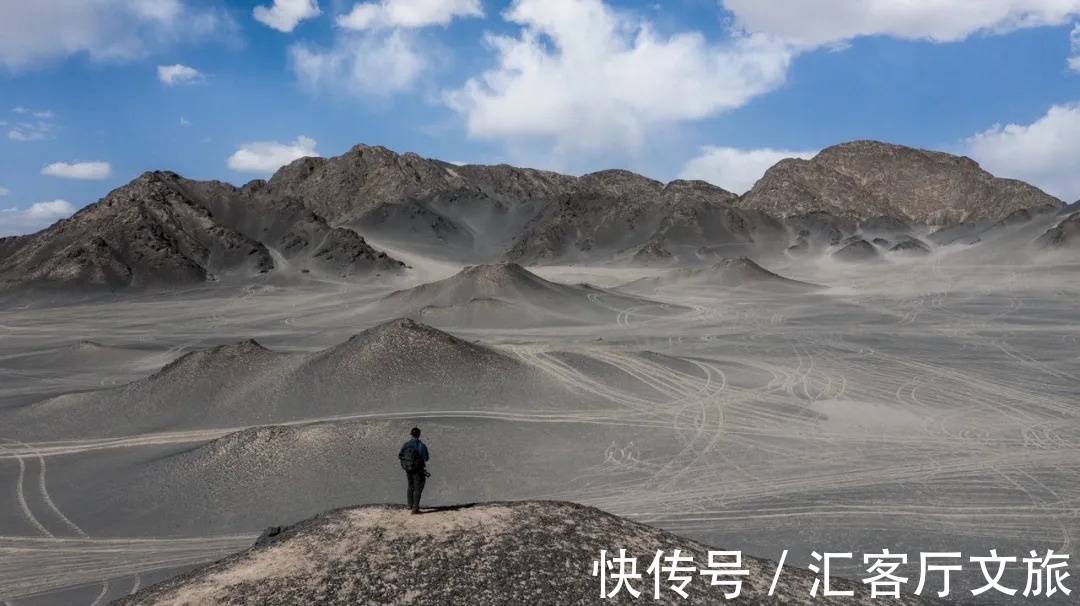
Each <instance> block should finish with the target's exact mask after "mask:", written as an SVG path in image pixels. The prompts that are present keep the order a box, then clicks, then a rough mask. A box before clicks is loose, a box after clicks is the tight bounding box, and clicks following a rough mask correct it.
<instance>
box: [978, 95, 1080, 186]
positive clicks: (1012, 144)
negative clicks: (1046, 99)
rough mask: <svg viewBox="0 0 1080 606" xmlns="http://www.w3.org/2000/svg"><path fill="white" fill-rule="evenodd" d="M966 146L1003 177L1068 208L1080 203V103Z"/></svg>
mask: <svg viewBox="0 0 1080 606" xmlns="http://www.w3.org/2000/svg"><path fill="white" fill-rule="evenodd" d="M964 146H965V149H966V152H967V154H968V155H969V156H971V157H972V158H974V159H975V160H976V161H977V162H979V164H981V165H982V167H983V168H985V169H986V170H988V171H990V172H991V173H993V174H995V175H997V176H999V177H1012V178H1015V179H1021V180H1023V181H1027V182H1028V183H1031V184H1033V185H1036V186H1038V187H1040V188H1042V189H1043V190H1045V191H1046V192H1047V193H1049V194H1051V195H1054V196H1057V197H1058V198H1061V199H1063V200H1065V201H1066V202H1073V201H1075V200H1077V199H1078V198H1080V103H1071V104H1065V105H1055V106H1053V107H1051V108H1050V110H1049V111H1047V112H1046V115H1044V116H1042V117H1041V118H1039V119H1038V120H1036V121H1034V122H1032V123H1031V124H1007V125H1005V126H1002V125H1000V124H998V125H994V126H993V127H992V128H989V129H987V130H985V131H983V132H981V133H977V134H976V135H974V136H972V137H970V138H968V139H967V140H966V141H965V142H964Z"/></svg>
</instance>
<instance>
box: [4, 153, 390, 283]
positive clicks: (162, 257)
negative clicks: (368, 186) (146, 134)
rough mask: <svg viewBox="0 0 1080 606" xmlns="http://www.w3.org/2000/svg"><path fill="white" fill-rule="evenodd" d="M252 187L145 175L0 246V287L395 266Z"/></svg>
mask: <svg viewBox="0 0 1080 606" xmlns="http://www.w3.org/2000/svg"><path fill="white" fill-rule="evenodd" d="M261 189H262V187H261V184H260V183H258V182H256V183H253V184H249V185H248V186H245V187H244V188H242V189H241V188H236V187H234V186H232V185H229V184H226V183H220V182H216V181H207V182H198V181H190V180H188V179H184V178H182V177H180V176H179V175H176V174H175V173H170V172H152V173H146V174H144V175H142V176H141V177H139V178H138V179H136V180H134V181H132V182H131V183H129V184H127V185H125V186H123V187H120V188H118V189H116V190H114V191H112V192H111V193H109V194H108V195H107V196H106V197H105V198H103V199H102V200H100V201H99V202H97V203H95V204H91V205H90V206H87V207H86V208H84V209H82V210H81V211H79V212H78V213H76V214H75V215H74V216H72V217H71V218H69V219H64V220H62V221H60V222H58V223H56V224H54V225H53V226H51V227H49V228H48V229H45V230H43V231H40V232H38V233H36V234H33V235H29V236H22V237H14V238H5V239H3V240H0V280H2V281H4V282H6V283H7V284H9V285H10V284H12V283H16V284H17V283H35V284H46V285H56V286H75V287H109V288H127V287H143V286H158V285H182V284H194V283H199V282H205V281H207V280H214V279H218V278H219V277H222V276H228V275H239V276H241V277H247V276H252V275H257V274H265V273H267V272H270V271H272V270H275V269H281V268H282V267H281V266H282V265H285V264H291V263H296V264H297V265H298V266H299V267H302V269H303V270H307V271H314V272H322V273H331V274H333V275H336V276H348V275H353V274H362V275H367V274H373V273H380V272H388V273H389V272H396V271H400V270H401V269H402V268H403V267H404V265H403V264H402V263H400V262H398V261H396V260H394V259H391V258H389V257H388V256H387V255H386V254H385V253H381V252H379V251H376V250H374V249H373V248H371V247H370V246H368V245H367V243H366V242H364V240H363V239H362V238H361V237H360V236H358V235H357V234H356V232H354V231H351V230H347V229H337V228H333V227H331V226H330V225H329V224H328V223H327V222H326V221H325V220H324V219H322V218H320V217H319V216H318V215H316V214H314V213H312V212H311V211H310V210H308V209H307V208H305V207H304V206H303V205H302V204H300V203H299V202H297V201H295V200H292V199H288V198H276V197H269V196H266V195H264V194H262V193H261V191H260V190H261Z"/></svg>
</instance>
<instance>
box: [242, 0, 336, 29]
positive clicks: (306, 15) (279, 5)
mask: <svg viewBox="0 0 1080 606" xmlns="http://www.w3.org/2000/svg"><path fill="white" fill-rule="evenodd" d="M321 14H322V11H321V10H320V9H319V3H318V1H317V0H274V3H273V4H272V5H271V6H270V7H265V6H256V7H255V10H254V11H252V15H253V16H254V17H255V20H256V21H258V22H259V23H262V24H263V25H265V26H267V27H270V28H273V29H276V30H277V31H279V32H285V33H288V32H291V31H293V30H294V29H296V26H297V25H300V22H301V21H303V20H305V19H314V18H315V17H318V16H319V15H321Z"/></svg>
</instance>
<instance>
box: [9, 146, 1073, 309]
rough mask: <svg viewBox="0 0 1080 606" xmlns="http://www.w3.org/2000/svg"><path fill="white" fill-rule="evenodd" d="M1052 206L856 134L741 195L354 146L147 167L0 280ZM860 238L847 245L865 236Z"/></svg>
mask: <svg viewBox="0 0 1080 606" xmlns="http://www.w3.org/2000/svg"><path fill="white" fill-rule="evenodd" d="M1062 208H1064V205H1063V204H1062V202H1061V201H1060V200H1057V199H1056V198H1053V197H1052V196H1049V195H1048V194H1045V193H1043V192H1042V191H1040V190H1038V189H1037V188H1035V187H1033V186H1030V185H1027V184H1025V183H1022V182H1019V181H1014V180H1009V179H999V178H996V177H994V176H992V175H990V174H989V173H987V172H985V171H984V170H982V169H981V168H980V167H979V166H978V164H976V163H975V162H974V161H972V160H970V159H968V158H963V157H958V156H951V155H949V154H944V153H941V152H931V151H925V150H918V149H913V148H907V147H902V146H898V145H890V144H886V143H879V142H873V141H855V142H852V143H846V144H842V145H837V146H834V147H830V148H827V149H825V150H823V151H822V152H821V153H820V154H818V155H817V156H816V157H814V158H813V159H811V160H801V159H788V160H783V161H781V162H779V163H778V164H777V165H775V166H774V167H772V168H770V169H769V170H768V171H767V172H766V173H765V175H764V177H763V178H762V179H761V180H760V181H759V182H758V183H757V184H756V185H755V186H754V188H753V189H752V190H751V191H749V192H748V193H746V194H745V195H743V196H741V197H740V196H736V195H734V194H732V193H731V192H728V191H726V190H724V189H722V188H720V187H717V186H715V185H711V184H709V183H706V182H703V181H685V180H676V181H672V182H670V183H666V184H665V183H661V182H659V181H655V180H653V179H649V178H646V177H643V176H641V175H637V174H634V173H631V172H629V171H623V170H606V171H600V172H596V173H591V174H587V175H583V176H580V177H574V176H568V175H561V174H558V173H554V172H549V171H541V170H534V169H527V168H515V167H512V166H506V165H497V166H482V165H466V166H458V165H454V164H449V163H446V162H442V161H439V160H431V159H425V158H422V157H420V156H418V155H416V154H413V153H406V154H397V153H394V152H392V151H390V150H389V149H386V148H385V147H377V146H376V147H372V146H367V145H358V146H356V147H354V148H352V149H350V150H349V151H348V152H346V153H345V154H343V155H341V156H338V157H334V158H302V159H299V160H296V161H294V162H292V163H290V164H288V165H287V166H284V167H282V168H281V169H280V170H278V171H277V173H275V174H274V175H273V177H271V178H270V179H269V180H268V181H263V180H256V181H252V182H250V183H248V184H246V185H244V186H242V187H234V186H232V185H229V184H225V183H221V182H217V181H202V182H201V181H192V180H188V179H184V178H182V177H180V176H179V175H176V174H175V173H171V172H153V173H146V174H144V175H142V176H141V177H139V178H138V179H136V180H134V181H132V182H131V183H129V184H128V185H125V186H123V187H120V188H118V189H116V190H115V191H113V192H111V193H110V194H109V195H108V196H106V197H105V198H103V199H102V200H101V201H99V202H97V203H95V204H92V205H90V206H88V207H86V208H84V209H83V210H81V211H79V212H78V213H76V214H75V215H74V216H73V217H71V218H69V219H65V220H62V221H60V222H58V223H57V224H55V225H53V226H51V227H49V228H47V229H45V230H43V231H41V232H38V233H37V234H33V235H29V236H21V237H13V238H4V239H0V287H2V286H3V285H7V286H8V287H10V286H12V285H20V284H49V285H65V286H78V287H87V286H89V287H107V288H113V289H117V288H131V287H145V286H157V285H178V284H195V283H199V282H204V281H207V280H215V279H218V278H221V277H224V276H240V277H242V278H251V277H252V276H258V275H261V274H267V273H271V272H283V271H294V272H298V273H314V274H316V275H321V274H329V275H332V276H334V277H351V276H357V277H363V276H371V275H377V274H393V273H397V272H400V271H402V270H403V269H404V264H402V263H401V262H399V261H396V260H394V259H392V258H390V257H389V256H388V255H386V254H385V253H382V252H380V251H378V250H376V249H375V248H373V247H371V246H370V245H369V244H368V243H367V242H366V241H365V240H364V238H363V237H362V236H365V235H366V236H369V237H374V238H376V239H378V240H379V241H380V242H386V243H388V244H393V245H394V246H395V247H398V248H403V249H407V250H414V251H417V252H420V253H424V254H429V255H430V256H438V257H441V258H446V259H451V260H455V261H461V262H463V263H490V262H496V261H514V262H518V263H522V264H526V265H531V264H550V263H579V262H601V263H603V262H625V263H633V264H654V263H663V264H683V265H688V264H689V265H692V264H703V263H710V262H715V261H716V260H717V259H718V258H729V257H739V256H751V257H757V256H761V255H766V256H767V255H776V254H805V253H807V252H811V251H817V252H819V253H826V252H828V253H832V252H836V248H837V247H840V246H850V242H849V243H848V244H842V242H843V241H844V240H845V239H850V238H851V237H853V236H855V235H857V234H861V233H867V234H871V232H874V233H875V234H876V233H877V232H882V233H885V232H888V233H903V232H905V230H910V229H912V228H913V226H916V225H921V226H923V227H927V226H932V227H935V228H937V227H945V228H949V227H953V226H956V225H958V224H963V223H965V222H974V223H979V222H983V223H987V222H989V223H987V224H992V223H993V222H994V221H997V220H1003V219H1006V218H1010V219H1012V218H1015V217H1017V216H1018V215H1017V213H1028V215H1027V216H1028V217H1029V218H1030V217H1032V216H1035V215H1040V216H1041V215H1046V214H1052V213H1056V212H1059V211H1061V209H1062ZM1069 229H1070V228H1069V227H1068V226H1067V225H1066V226H1065V228H1064V230H1065V231H1069ZM1059 231H1060V230H1059ZM864 239H867V240H873V235H870V236H869V237H867V238H864ZM1072 240H1073V239H1072V238H1066V237H1061V236H1058V235H1048V236H1047V238H1044V239H1042V240H1040V241H1039V242H1040V243H1042V244H1045V245H1046V246H1059V245H1063V244H1062V243H1065V244H1068V243H1069V242H1071V241H1072ZM886 242H887V243H888V246H885V244H884V243H883V244H882V246H883V249H882V251H881V252H882V254H885V253H889V252H895V251H894V250H893V249H894V248H895V247H896V246H897V241H888V240H887V239H886ZM859 246H862V247H863V248H864V249H865V248H866V247H865V246H863V245H861V244H860V245H859ZM862 252H863V253H864V254H863V255H861V256H859V255H856V256H859V257H860V258H862V257H864V256H871V255H870V252H874V251H870V250H864V251H862ZM872 256H874V257H876V256H878V255H872Z"/></svg>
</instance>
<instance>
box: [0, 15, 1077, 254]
mask: <svg viewBox="0 0 1080 606" xmlns="http://www.w3.org/2000/svg"><path fill="white" fill-rule="evenodd" d="M1078 23H1080V0H955V1H953V2H941V1H940V0H906V1H903V2H901V1H898V0H671V1H668V2H631V1H628V0H513V1H510V0H378V1H368V2H354V1H352V0H254V1H248V2H239V1H235V2H234V1H227V0H99V1H97V2H93V3H89V2H84V1H83V0H37V1H35V2H32V3H31V2H29V1H28V0H24V1H23V2H9V3H4V4H3V6H0V160H2V162H0V236H2V235H9V234H14V233H25V232H29V231H33V230H36V229H40V228H42V227H44V226H46V225H48V224H49V223H50V222H52V221H55V220H56V219H57V218H60V217H63V216H66V215H67V214H70V213H71V212H72V211H74V210H75V209H77V208H80V207H82V206H84V205H86V204H89V203H92V202H94V201H96V200H97V199H99V198H100V197H102V196H104V195H105V194H106V193H108V192H109V191H110V190H111V189H113V188H115V187H118V186H120V185H122V184H124V183H126V182H128V181H130V180H131V179H133V178H135V177H137V176H138V175H139V174H141V173H142V172H144V171H147V170H155V169H169V170H174V171H176V172H178V173H180V174H182V175H184V176H186V177H190V178H195V179H219V180H223V181H229V182H232V183H236V184H240V183H243V182H246V181H248V180H250V179H252V178H264V177H267V176H268V175H269V174H270V173H271V172H272V171H273V170H274V169H275V168H276V167H277V166H280V165H281V164H282V163H285V162H288V161H289V160H291V159H294V158H296V157H299V156H301V155H316V154H317V155H323V156H330V155H337V154H340V153H342V152H344V151H346V150H347V149H348V148H349V147H351V146H353V145H355V144H357V143H367V144H373V145H375V144H378V145H385V146H387V147H389V148H391V149H393V150H395V151H398V152H405V151H414V152H416V153H419V154H421V155H423V156H428V157H435V158H440V159H444V160H448V161H454V162H475V163H498V162H508V163H512V164H518V165H526V166H534V167H539V168H548V169H554V170H561V171H565V172H570V173H574V174H580V173H583V172H588V171H592V170H598V169H602V168H628V169H631V170H635V171H637V172H640V173H643V174H645V175H648V176H651V177H654V178H657V179H661V180H668V179H673V178H676V177H692V178H704V179H707V180H710V181H712V182H714V183H716V184H717V185H720V186H722V187H725V188H728V189H730V190H732V191H736V192H739V193H741V192H742V191H745V190H746V189H747V188H749V187H750V186H751V185H752V184H753V182H754V181H755V180H756V179H757V178H758V177H760V176H761V174H762V173H763V172H764V170H765V169H766V168H767V167H768V166H769V165H771V164H772V163H774V162H776V161H777V160H779V159H780V158H782V157H786V156H807V157H808V156H810V155H812V154H813V153H815V152H816V151H818V150H820V149H821V148H823V147H826V146H828V145H832V144H836V143H840V142H844V141H848V140H853V139H860V138H871V139H880V140H885V141H889V142H894V143H900V144H905V145H912V146H917V147H924V148H930V149H938V150H943V151H949V152H953V153H960V154H966V155H970V156H971V157H973V158H975V159H976V160H978V161H979V162H980V163H981V164H982V165H983V166H984V167H985V168H987V169H988V170H990V171H991V172H994V173H995V174H997V175H999V176H1010V177H1016V178H1022V179H1025V180H1028V181H1030V182H1032V183H1034V184H1036V185H1038V186H1040V187H1043V188H1044V189H1046V190H1047V191H1049V192H1050V193H1052V194H1055V195H1057V196H1059V197H1062V198H1064V199H1065V200H1066V201H1070V202H1071V201H1073V200H1075V199H1077V198H1080V25H1078Z"/></svg>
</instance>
